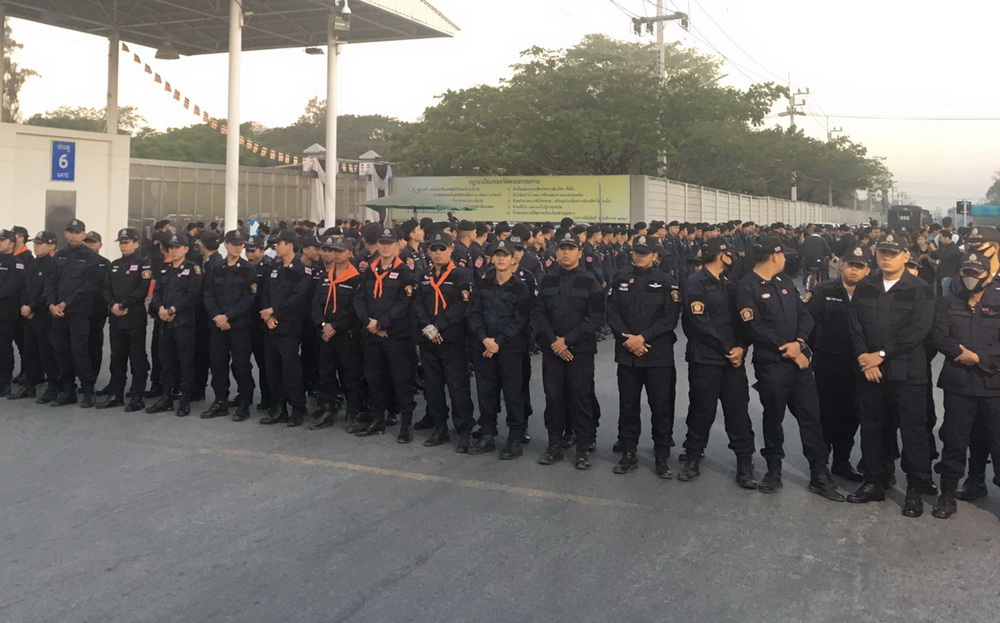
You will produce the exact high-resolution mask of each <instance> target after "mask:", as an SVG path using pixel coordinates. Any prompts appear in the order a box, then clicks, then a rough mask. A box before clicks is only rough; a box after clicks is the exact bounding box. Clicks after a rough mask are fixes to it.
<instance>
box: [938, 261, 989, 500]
mask: <svg viewBox="0 0 1000 623" xmlns="http://www.w3.org/2000/svg"><path fill="white" fill-rule="evenodd" d="M994 279H995V277H994V276H993V274H992V273H991V272H990V265H989V260H988V258H986V257H984V256H982V255H981V253H980V252H978V251H974V252H973V253H971V254H969V255H968V256H967V257H966V258H965V261H964V262H963V263H962V266H961V268H960V270H959V274H958V280H959V284H960V285H959V287H958V291H957V292H950V293H946V294H945V295H944V296H942V297H941V298H940V299H938V300H937V305H936V309H935V313H934V326H933V329H932V331H931V335H932V336H933V340H934V345H935V347H936V348H937V350H939V351H940V352H941V353H943V354H944V364H943V365H942V367H941V375H940V376H939V377H938V387H940V388H941V389H943V390H944V409H945V410H944V422H943V423H942V424H941V440H942V441H943V442H944V447H943V448H942V451H941V462H940V463H938V465H937V468H936V469H937V471H938V473H940V474H941V495H940V496H939V497H938V502H937V505H936V506H935V507H934V510H933V511H932V514H933V515H934V516H935V517H937V518H939V519H947V518H948V517H951V516H952V515H954V514H955V512H956V511H957V510H958V507H957V504H956V502H955V493H956V491H957V489H958V481H959V480H960V479H961V478H962V476H963V475H964V473H965V455H966V452H967V451H968V447H969V442H970V439H971V436H972V435H973V434H974V433H973V424H974V422H976V421H977V420H981V421H983V422H984V423H985V424H986V425H985V426H984V427H983V432H984V433H985V435H986V440H985V442H986V445H987V447H988V448H989V449H990V450H991V451H992V453H993V456H1000V291H998V290H997V289H995V288H989V287H987V286H988V285H989V284H990V282H991V281H993V280H994Z"/></svg>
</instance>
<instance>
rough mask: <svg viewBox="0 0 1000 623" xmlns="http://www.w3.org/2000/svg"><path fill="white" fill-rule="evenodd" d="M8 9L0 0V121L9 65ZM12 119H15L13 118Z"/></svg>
mask: <svg viewBox="0 0 1000 623" xmlns="http://www.w3.org/2000/svg"><path fill="white" fill-rule="evenodd" d="M6 19H7V18H6V11H5V10H4V3H3V0H0V121H3V120H4V119H3V100H4V93H5V91H4V83H3V77H4V70H5V68H6V67H7V55H6V54H4V52H5V51H6V49H7V31H6V29H5V28H4V26H6V24H7V22H6ZM11 121H14V120H13V119H11Z"/></svg>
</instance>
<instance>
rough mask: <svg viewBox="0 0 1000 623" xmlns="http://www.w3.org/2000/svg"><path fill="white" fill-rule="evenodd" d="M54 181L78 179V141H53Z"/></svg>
mask: <svg viewBox="0 0 1000 623" xmlns="http://www.w3.org/2000/svg"><path fill="white" fill-rule="evenodd" d="M52 181H53V182H73V181H76V143H73V142H71V141H52Z"/></svg>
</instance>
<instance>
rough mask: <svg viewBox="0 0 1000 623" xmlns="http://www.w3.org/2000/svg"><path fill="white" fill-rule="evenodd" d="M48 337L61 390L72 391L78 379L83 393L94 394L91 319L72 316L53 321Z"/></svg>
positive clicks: (95, 376)
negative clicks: (54, 356) (56, 366)
mask: <svg viewBox="0 0 1000 623" xmlns="http://www.w3.org/2000/svg"><path fill="white" fill-rule="evenodd" d="M51 337H52V350H53V351H55V353H56V361H57V362H59V378H60V380H61V381H62V385H63V391H66V392H71V391H74V390H75V389H76V379H77V377H79V378H80V387H81V388H82V389H83V391H84V392H92V391H94V383H95V382H96V381H97V374H96V373H95V372H94V371H93V367H92V360H91V358H90V316H84V315H82V314H74V315H72V316H63V317H62V318H53V319H52V336H51ZM66 353H68V355H67V354H66Z"/></svg>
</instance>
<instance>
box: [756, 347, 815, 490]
mask: <svg viewBox="0 0 1000 623" xmlns="http://www.w3.org/2000/svg"><path fill="white" fill-rule="evenodd" d="M753 369H754V373H755V374H756V376H757V382H756V383H754V386H753V387H754V389H756V390H757V393H758V394H759V395H760V403H761V406H762V407H763V410H764V418H763V422H762V426H761V429H762V432H763V434H764V449H763V450H761V452H760V453H761V455H762V456H763V457H764V458H765V459H767V460H768V461H773V460H777V461H780V460H781V459H783V458H785V448H784V445H785V429H784V427H783V424H784V421H785V409H786V408H787V409H788V410H789V411H791V412H792V415H793V416H794V417H795V419H796V420H797V421H798V424H799V438H800V439H801V440H802V453H803V454H804V455H805V457H806V460H807V461H809V469H811V470H820V469H825V468H826V462H827V458H828V457H829V456H830V452H829V450H827V447H826V444H825V443H823V427H822V425H821V424H820V421H819V398H818V397H817V395H816V380H815V378H814V377H813V371H812V368H806V369H805V370H799V368H798V366H796V365H795V364H794V363H792V362H791V361H788V362H784V361H781V362H775V363H770V362H756V361H755V362H754V365H753Z"/></svg>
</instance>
